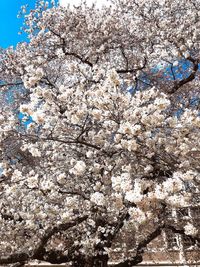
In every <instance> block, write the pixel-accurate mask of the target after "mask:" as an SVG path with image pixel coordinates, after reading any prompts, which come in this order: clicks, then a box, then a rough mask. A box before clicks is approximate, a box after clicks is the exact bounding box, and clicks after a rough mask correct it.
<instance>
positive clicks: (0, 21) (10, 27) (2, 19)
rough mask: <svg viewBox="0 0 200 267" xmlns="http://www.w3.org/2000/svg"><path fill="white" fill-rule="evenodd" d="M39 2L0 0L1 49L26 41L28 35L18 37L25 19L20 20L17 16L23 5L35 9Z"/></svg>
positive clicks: (32, 0) (31, 0)
mask: <svg viewBox="0 0 200 267" xmlns="http://www.w3.org/2000/svg"><path fill="white" fill-rule="evenodd" d="M36 1H37V0H0V47H2V48H7V47H9V46H11V45H13V46H15V45H16V44H17V43H18V42H22V41H26V35H25V34H22V35H18V32H19V31H20V27H21V26H22V24H23V19H18V18H17V14H18V12H19V10H20V7H21V6H22V5H25V4H28V5H29V7H30V8H34V7H35V3H36Z"/></svg>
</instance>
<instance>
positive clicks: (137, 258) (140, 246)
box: [110, 225, 164, 267]
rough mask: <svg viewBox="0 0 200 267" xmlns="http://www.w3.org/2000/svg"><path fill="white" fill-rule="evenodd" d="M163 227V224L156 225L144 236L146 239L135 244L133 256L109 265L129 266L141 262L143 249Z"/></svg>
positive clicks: (113, 266)
mask: <svg viewBox="0 0 200 267" xmlns="http://www.w3.org/2000/svg"><path fill="white" fill-rule="evenodd" d="M163 228H164V225H160V226H158V227H157V228H156V230H155V231H153V232H152V233H151V234H150V235H148V236H147V237H146V239H144V240H143V241H141V242H140V243H139V244H138V246H137V249H136V255H135V256H134V257H132V258H130V259H127V260H125V261H124V262H120V263H118V264H114V265H111V266H110V267H130V266H134V265H137V264H138V263H140V262H142V260H143V257H142V255H143V253H144V249H145V248H146V247H147V245H148V244H150V243H151V242H152V241H153V240H154V239H155V238H157V237H158V236H159V235H160V234H161V231H162V229H163Z"/></svg>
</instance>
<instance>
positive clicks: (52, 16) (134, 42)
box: [0, 0, 200, 267]
mask: <svg viewBox="0 0 200 267" xmlns="http://www.w3.org/2000/svg"><path fill="white" fill-rule="evenodd" d="M116 2H117V3H116V4H112V5H111V6H110V7H109V8H108V7H104V8H102V9H101V10H98V9H95V6H93V7H87V6H85V5H82V6H80V7H78V8H74V9H73V10H70V9H65V8H62V7H56V6H53V7H52V8H50V9H46V7H47V6H46V5H47V4H46V3H43V1H41V3H40V5H38V7H37V8H36V9H35V10H32V11H31V13H30V14H29V15H27V16H26V31H27V32H28V34H29V37H30V43H28V44H25V43H23V44H19V45H18V47H17V48H16V50H13V49H12V48H10V49H8V50H6V51H4V52H2V54H1V61H0V64H1V65H0V68H1V72H0V77H1V80H2V81H3V82H2V84H1V85H0V86H1V88H7V87H8V86H10V85H15V84H21V86H24V87H25V88H26V92H27V95H26V97H25V98H24V99H22V100H21V104H20V106H19V110H20V112H21V113H23V114H24V116H25V117H24V119H26V118H27V119H28V118H29V117H30V116H31V118H32V120H33V121H32V123H29V124H28V126H27V127H24V126H23V125H22V124H21V122H19V120H18V117H17V116H16V115H15V113H14V112H13V111H12V110H8V109H6V108H5V107H4V108H2V109H1V116H0V121H1V128H0V137H1V169H2V173H1V183H0V186H1V194H0V206H1V213H0V215H1V217H0V229H1V236H2V237H3V238H2V239H1V240H0V248H1V252H0V264H15V263H17V264H19V265H23V264H24V263H26V262H28V261H30V260H45V261H48V262H51V263H68V262H69V263H71V264H72V266H79V267H84V266H87V267H92V266H93V267H100V266H103V267H104V266H108V263H109V261H110V265H111V266H116V267H126V266H132V265H136V264H138V263H140V262H142V260H143V253H144V250H145V249H146V248H147V246H148V245H149V244H150V243H151V242H152V241H153V240H154V239H156V238H157V237H159V236H160V235H161V233H162V231H164V230H165V229H168V230H171V233H172V234H176V233H179V234H181V235H182V236H187V237H188V238H189V239H191V240H193V241H194V242H196V241H198V242H199V241H200V237H199V226H198V225H195V224H194V223H193V224H192V223H187V224H186V223H184V221H183V222H181V223H180V222H177V221H174V222H173V223H170V221H168V220H167V213H168V211H169V210H171V209H173V208H179V207H184V206H187V205H194V203H195V202H197V194H198V192H199V190H198V189H199V182H200V173H199V171H200V169H199V157H200V142H199V140H200V139H199V138H200V131H199V128H200V117H199V116H198V112H199V111H198V107H197V106H195V107H192V106H190V105H188V106H187V107H184V105H183V103H182V104H181V103H180V102H177V101H178V100H177V99H178V96H179V98H180V96H182V95H183V94H185V95H186V96H187V97H188V98H189V97H190V95H194V94H198V87H199V79H198V63H199V36H200V35H199V28H200V27H199V26H200V25H199V24H200V21H199V14H200V10H199V5H198V2H199V1H197V0H195V1H192V0H182V1H175V0H173V1H172V0H170V1H168V0H166V1H164V0H163V1H156V0H149V1H141V0H140V1H136V0H131V1H130V0H119V1H116ZM183 59H184V60H186V61H188V62H189V67H188V69H187V75H186V77H185V76H184V75H182V76H179V75H178V76H177V75H176V72H177V71H178V70H177V69H176V67H177V66H178V65H179V60H183ZM161 62H163V63H164V64H165V65H166V64H168V66H170V68H171V74H172V77H173V79H172V80H170V81H168V80H166V81H165V84H163V83H162V82H161V81H160V79H159V75H158V73H157V74H155V73H152V76H151V77H150V78H148V80H147V79H144V78H143V77H144V76H143V75H144V74H146V75H147V74H148V77H149V76H150V75H149V73H151V70H152V69H153V68H158V67H157V66H158V64H160V63H161ZM139 84H140V85H142V84H143V85H145V88H144V89H143V90H137V89H140V87H138V85H139ZM130 85H131V86H132V87H133V88H134V89H135V91H134V92H133V93H130V92H129V90H127V88H129V86H130ZM188 88H189V89H190V92H188ZM185 100H187V99H185ZM179 108H181V110H182V112H181V115H180V116H177V113H176V112H175V111H177V110H178V109H179ZM174 110H175V111H174ZM141 233H142V234H141ZM115 248H120V252H121V255H122V257H121V260H120V261H119V262H116V263H111V261H112V253H113V251H114V249H115ZM129 250H132V254H131V255H130V253H129Z"/></svg>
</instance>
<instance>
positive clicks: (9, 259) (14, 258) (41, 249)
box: [0, 215, 88, 264]
mask: <svg viewBox="0 0 200 267" xmlns="http://www.w3.org/2000/svg"><path fill="white" fill-rule="evenodd" d="M87 218H88V216H87V215H85V216H83V217H78V218H76V219H74V220H72V221H70V222H67V223H62V224H60V225H58V226H54V227H53V228H52V227H50V228H49V229H47V231H46V233H45V235H44V236H43V237H42V239H41V240H40V242H39V244H38V246H37V247H36V249H35V250H34V251H33V253H32V255H30V254H28V253H23V252H21V253H14V254H11V255H8V256H1V257H0V264H11V263H17V262H25V261H28V260H32V259H41V257H43V256H44V255H45V253H46V251H45V246H46V244H47V242H48V241H49V239H50V238H51V237H52V236H53V235H54V234H56V233H58V232H61V231H66V230H68V229H69V228H71V227H73V226H76V225H78V224H80V223H82V222H83V221H85V220H86V219H87Z"/></svg>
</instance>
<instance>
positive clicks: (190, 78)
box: [170, 57, 199, 94]
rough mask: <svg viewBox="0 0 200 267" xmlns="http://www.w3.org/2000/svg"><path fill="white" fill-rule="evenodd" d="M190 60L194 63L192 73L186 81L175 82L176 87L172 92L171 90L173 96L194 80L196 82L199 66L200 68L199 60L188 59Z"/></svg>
mask: <svg viewBox="0 0 200 267" xmlns="http://www.w3.org/2000/svg"><path fill="white" fill-rule="evenodd" d="M188 60H189V61H190V62H192V63H193V68H192V72H191V73H190V75H189V76H188V77H187V78H185V79H183V80H180V81H175V82H174V87H173V88H172V90H171V92H170V93H171V94H173V93H175V92H176V91H177V90H178V89H179V88H180V87H182V86H183V85H184V84H186V83H188V82H191V81H192V80H194V79H195V77H196V73H197V71H198V68H199V66H198V63H199V62H198V60H195V59H194V58H192V57H189V58H188Z"/></svg>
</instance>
